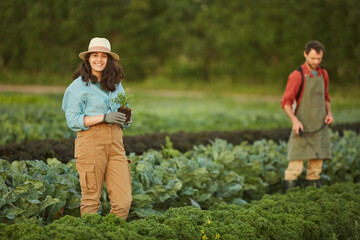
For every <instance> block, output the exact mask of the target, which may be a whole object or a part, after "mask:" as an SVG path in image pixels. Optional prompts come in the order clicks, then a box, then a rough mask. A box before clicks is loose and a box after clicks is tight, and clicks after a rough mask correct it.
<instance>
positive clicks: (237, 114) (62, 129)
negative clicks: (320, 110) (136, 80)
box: [0, 93, 360, 144]
mask: <svg viewBox="0 0 360 240" xmlns="http://www.w3.org/2000/svg"><path fill="white" fill-rule="evenodd" d="M170 94H171V93H170ZM61 100H62V96H61V95H38V96H37V95H25V94H24V95H22V94H5V93H1V94H0V123H1V128H0V144H7V143H21V142H23V141H31V140H45V139H53V140H60V139H63V138H68V137H71V136H74V133H73V132H71V131H70V130H69V129H68V127H67V124H66V120H65V115H64V112H63V111H62V109H61ZM131 106H132V109H133V112H134V116H133V123H132V126H131V127H130V128H128V129H126V131H125V135H127V136H129V135H131V136H135V135H141V134H147V133H157V132H166V133H175V132H179V131H183V132H194V133H195V132H203V131H239V130H250V129H252V130H259V129H261V130H263V129H273V128H285V127H290V121H289V120H288V118H287V116H286V114H285V113H284V112H283V111H282V109H281V107H280V97H279V101H278V102H260V101H259V102H255V101H244V100H242V101H240V100H238V99H236V98H235V97H231V96H230V97H223V96H214V95H209V96H207V95H206V96H204V97H196V96H193V97H187V98H184V97H178V98H176V97H156V96H152V95H151V96H150V95H146V94H141V95H140V94H139V95H136V96H135V100H134V102H133V103H132V105H131ZM332 111H333V114H334V117H335V119H336V123H353V122H359V121H360V118H359V116H360V105H359V103H338V104H337V103H336V102H335V103H334V104H333V105H332Z"/></svg>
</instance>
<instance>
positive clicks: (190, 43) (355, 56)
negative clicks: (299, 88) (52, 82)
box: [0, 0, 360, 87]
mask: <svg viewBox="0 0 360 240" xmlns="http://www.w3.org/2000/svg"><path fill="white" fill-rule="evenodd" d="M0 8H1V9H2V13H3V14H2V18H1V20H2V21H1V22H0V35H1V36H6V38H4V39H3V41H2V44H1V46H0V67H2V69H7V70H13V71H16V72H18V70H19V69H21V71H22V72H26V73H32V74H34V76H36V74H37V73H39V72H43V73H45V74H46V73H55V72H57V73H61V74H64V73H65V74H66V75H67V76H69V77H68V78H69V80H68V81H70V79H71V77H70V76H71V74H72V73H73V72H74V71H75V69H76V65H77V63H80V59H79V58H78V56H77V54H78V53H79V52H81V51H84V50H86V49H87V46H88V43H89V40H90V39H91V38H92V37H94V36H105V37H107V38H109V39H110V41H111V43H112V49H113V51H115V52H117V53H119V55H120V57H121V58H122V59H123V61H122V62H121V63H122V65H123V66H124V69H125V72H126V76H127V77H128V78H129V79H131V80H139V81H142V80H144V79H151V78H153V77H154V76H159V77H163V78H166V79H167V81H168V82H170V83H171V82H174V81H176V82H186V83H187V84H191V83H192V82H194V81H196V82H202V83H204V82H206V83H209V82H217V81H221V82H229V83H230V84H231V83H232V84H234V83H235V84H236V83H243V82H247V83H251V84H258V85H263V84H264V83H266V84H277V85H281V84H282V85H283V86H282V87H284V86H285V79H286V77H287V75H288V74H289V73H290V72H291V71H292V70H294V69H296V67H297V66H299V65H300V64H301V63H302V62H303V61H304V58H303V56H302V50H303V47H304V45H305V43H306V42H307V41H309V40H312V39H318V40H320V41H321V42H322V43H323V44H324V45H325V47H326V49H327V51H326V55H325V59H324V65H325V66H326V68H327V69H328V70H329V72H330V76H331V81H332V82H333V83H337V84H338V85H340V84H341V85H343V84H349V86H350V85H352V84H357V85H359V79H360V78H359V76H360V71H359V68H358V65H357V63H358V62H360V41H359V36H360V32H359V31H360V30H359V28H358V23H359V22H360V14H359V11H360V10H359V9H360V6H359V1H358V0H343V1H325V0H321V1H318V0H303V1H296V0H289V1H283V0H273V1H266V0H257V1H246V0H228V1H225V2H223V1H210V0H199V1H192V0H183V1H177V0H167V1H165V2H164V1H162V0H148V1H143V0H132V1H130V0H122V1H117V0H108V1H106V2H102V3H101V4H100V3H99V2H98V1H94V0H78V1H74V0H70V1H58V2H53V1H41V2H39V1H36V0H14V1H2V2H1V3H0ZM84 9H86V11H84ZM289 13H291V14H289ZM330 13H331V17H329V14H330ZM97 14H100V15H101V16H102V21H101V23H89V22H87V19H91V18H93V16H95V15H97ZM79 23H81V24H79ZM14 43H16V47H14ZM49 63H51V64H49ZM2 76H3V79H2V81H6V82H7V83H13V82H14V81H17V80H19V81H21V79H10V78H4V75H2ZM279 79H282V80H283V81H280V82H279ZM30 83H31V82H28V84H30ZM42 83H43V84H47V83H48V82H47V81H46V79H45V78H44V79H43V80H42ZM204 85H205V84H204Z"/></svg>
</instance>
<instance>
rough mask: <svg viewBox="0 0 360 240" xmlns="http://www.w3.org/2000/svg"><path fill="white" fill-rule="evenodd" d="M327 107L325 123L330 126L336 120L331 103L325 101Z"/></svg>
mask: <svg viewBox="0 0 360 240" xmlns="http://www.w3.org/2000/svg"><path fill="white" fill-rule="evenodd" d="M325 107H326V116H325V123H326V124H327V125H329V124H332V123H333V122H334V118H333V116H332V113H331V107H330V102H329V101H325Z"/></svg>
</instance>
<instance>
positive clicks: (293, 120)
mask: <svg viewBox="0 0 360 240" xmlns="http://www.w3.org/2000/svg"><path fill="white" fill-rule="evenodd" d="M284 111H285V113H286V114H287V115H288V117H289V118H290V120H291V123H292V130H293V131H294V132H295V133H296V134H298V135H299V128H300V129H301V130H302V131H304V126H303V125H302V123H301V122H300V121H299V119H298V118H297V117H296V116H295V114H294V113H293V111H292V108H291V106H290V105H284Z"/></svg>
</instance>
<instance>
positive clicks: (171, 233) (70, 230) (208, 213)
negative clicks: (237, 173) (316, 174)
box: [0, 183, 360, 240]
mask: <svg viewBox="0 0 360 240" xmlns="http://www.w3.org/2000/svg"><path fill="white" fill-rule="evenodd" d="M359 196H360V183H357V184H354V183H342V184H340V183H337V184H334V185H332V186H325V187H323V188H321V189H316V188H314V187H308V188H306V189H298V188H297V189H292V190H290V191H288V192H287V193H286V194H274V195H266V196H264V197H263V198H262V199H261V200H260V201H254V202H252V203H250V204H246V205H244V206H243V207H240V206H237V205H233V204H232V205H230V204H225V203H219V204H214V205H212V206H211V207H210V208H209V209H208V210H200V209H198V208H194V207H179V208H171V209H169V210H167V211H166V212H165V213H164V214H163V215H159V216H155V215H152V216H148V217H147V218H145V219H142V220H138V221H130V222H125V221H124V220H123V219H121V218H116V217H115V216H114V215H108V216H106V217H102V216H100V215H86V216H84V217H82V218H77V217H73V216H65V217H63V218H61V219H60V220H57V221H55V222H53V223H52V224H49V225H47V226H40V225H37V224H35V223H15V224H12V225H7V224H2V223H0V237H1V239H5V240H7V239H32V240H38V239H39V240H40V239H100V240H102V239H104V240H105V239H114V240H115V239H116V240H118V239H120V240H121V239H124V240H125V239H129V240H130V239H132V240H137V239H149V240H157V239H160V240H162V239H174V240H175V239H202V240H205V239H208V240H211V239H227V240H235V239H236V240H237V239H244V240H248V239H251V240H253V239H264V240H265V239H278V240H282V239H294V240H303V239H325V240H326V239H329V240H330V239H339V240H342V239H344V240H345V239H347V240H358V239H359V236H360V197H359Z"/></svg>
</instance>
